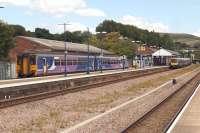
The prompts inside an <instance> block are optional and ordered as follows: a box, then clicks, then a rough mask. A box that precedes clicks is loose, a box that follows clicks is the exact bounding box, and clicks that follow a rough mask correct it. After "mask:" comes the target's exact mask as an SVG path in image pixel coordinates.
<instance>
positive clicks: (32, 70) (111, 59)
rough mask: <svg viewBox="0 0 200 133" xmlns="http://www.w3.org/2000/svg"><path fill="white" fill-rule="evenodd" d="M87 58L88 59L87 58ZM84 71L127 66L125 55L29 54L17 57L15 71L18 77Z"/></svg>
mask: <svg viewBox="0 0 200 133" xmlns="http://www.w3.org/2000/svg"><path fill="white" fill-rule="evenodd" d="M88 59H89V60H88ZM65 66H66V72H67V73H77V72H85V71H88V70H89V71H100V70H113V69H122V68H128V61H127V58H126V57H125V56H122V57H121V56H120V57H119V56H112V55H110V56H96V55H90V56H89V58H88V56H87V55H67V59H66V61H65V56H64V54H52V53H51V54H31V53H28V54H27V53H26V54H22V55H20V56H18V57H17V65H16V71H17V75H18V78H23V77H39V76H48V75H58V74H64V73H65Z"/></svg>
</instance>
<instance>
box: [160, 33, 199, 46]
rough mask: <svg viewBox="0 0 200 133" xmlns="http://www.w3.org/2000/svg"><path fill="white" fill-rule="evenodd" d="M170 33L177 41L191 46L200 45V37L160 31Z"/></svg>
mask: <svg viewBox="0 0 200 133" xmlns="http://www.w3.org/2000/svg"><path fill="white" fill-rule="evenodd" d="M160 34H161V35H169V36H170V37H171V38H172V39H173V40H174V41H175V42H180V43H185V44H187V45H189V46H191V47H200V37H197V36H194V35H191V34H184V33H160Z"/></svg>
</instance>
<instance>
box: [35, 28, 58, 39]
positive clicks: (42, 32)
mask: <svg viewBox="0 0 200 133" xmlns="http://www.w3.org/2000/svg"><path fill="white" fill-rule="evenodd" d="M34 36H35V37H38V38H45V39H54V36H53V35H52V34H51V33H50V32H49V30H48V29H45V28H35V33H34Z"/></svg>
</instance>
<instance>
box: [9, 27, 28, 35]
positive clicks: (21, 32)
mask: <svg viewBox="0 0 200 133" xmlns="http://www.w3.org/2000/svg"><path fill="white" fill-rule="evenodd" d="M10 26H11V27H12V28H13V36H14V37H16V36H25V35H27V33H26V29H25V28H24V27H23V26H21V25H10Z"/></svg>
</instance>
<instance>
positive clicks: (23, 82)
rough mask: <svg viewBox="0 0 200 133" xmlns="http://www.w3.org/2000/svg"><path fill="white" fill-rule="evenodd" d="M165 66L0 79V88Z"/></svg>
mask: <svg viewBox="0 0 200 133" xmlns="http://www.w3.org/2000/svg"><path fill="white" fill-rule="evenodd" d="M165 67H166V66H162V67H150V68H142V69H125V70H122V69H118V70H107V71H103V73H100V72H99V71H97V72H91V74H86V73H75V74H69V75H68V76H67V77H64V76H63V75H55V76H46V77H35V78H26V79H13V80H4V81H0V89H1V88H5V87H14V86H22V85H30V84H38V83H44V82H54V81H61V80H69V79H76V78H85V77H95V76H101V75H109V74H117V73H124V72H133V71H142V70H147V69H149V70H150V69H155V68H165Z"/></svg>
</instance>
